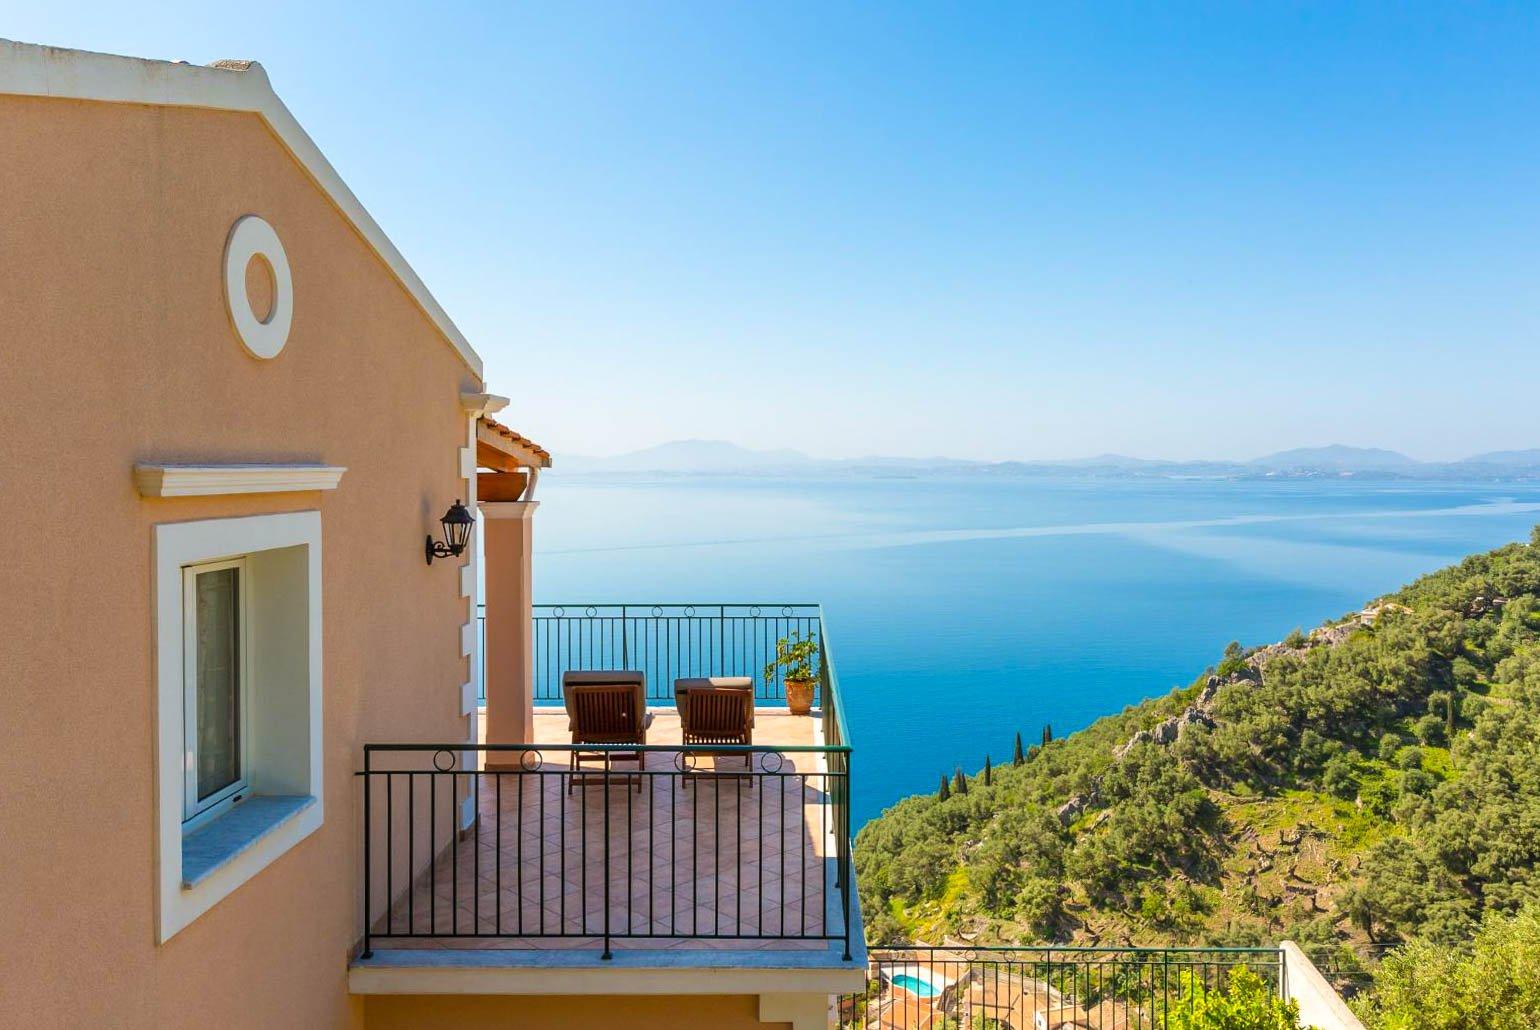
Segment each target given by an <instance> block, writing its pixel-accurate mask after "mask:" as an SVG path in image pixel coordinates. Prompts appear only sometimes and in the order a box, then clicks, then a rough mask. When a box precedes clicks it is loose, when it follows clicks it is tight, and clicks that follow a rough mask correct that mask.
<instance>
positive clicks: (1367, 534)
mask: <svg viewBox="0 0 1540 1030" xmlns="http://www.w3.org/2000/svg"><path fill="white" fill-rule="evenodd" d="M539 498H540V501H541V508H540V512H539V515H538V516H537V518H536V526H535V543H536V558H535V595H536V598H537V599H538V600H540V601H549V602H578V601H596V602H638V603H640V602H649V601H664V602H684V601H703V602H784V601H794V602H804V601H817V602H821V603H822V604H823V605H824V611H825V617H826V619H827V620H828V627H829V633H830V638H831V643H832V645H833V647H834V649H835V653H836V657H837V662H838V669H839V676H840V682H841V684H842V686H843V689H844V692H845V703H846V712H847V715H848V716H849V719H850V722H851V727H850V731H851V735H852V740H853V742H854V743H855V745H856V747H857V749H858V750H857V754H856V759H855V765H854V768H853V781H854V785H853V794H854V804H855V806H856V818H857V825H860V823H862V822H864V821H866V820H867V819H870V818H871V817H873V816H875V815H876V814H878V812H880V811H881V810H882V809H883V808H885V807H887V806H888V805H890V804H892V803H893V802H895V801H897V800H898V799H900V798H902V797H903V796H905V795H907V794H911V793H914V792H918V791H928V790H932V789H934V787H935V784H936V780H937V777H938V776H939V775H940V774H941V773H943V772H948V771H950V770H952V769H953V768H954V767H956V766H957V765H959V764H960V765H962V767H963V768H964V769H965V770H969V771H973V770H976V769H978V768H979V767H980V766H982V764H983V762H984V756H985V755H986V754H989V755H992V756H993V757H994V759H995V760H996V761H997V762H998V761H1000V760H1002V759H1008V757H1009V755H1010V751H1011V744H1012V738H1013V735H1014V734H1015V732H1016V731H1017V730H1020V731H1021V732H1022V734H1023V736H1024V738H1025V739H1026V740H1027V741H1028V742H1031V741H1032V740H1034V739H1036V738H1037V737H1038V736H1039V734H1040V733H1041V730H1042V727H1043V725H1044V724H1045V723H1046V724H1051V725H1052V726H1053V729H1054V732H1055V733H1057V734H1063V733H1066V732H1069V731H1073V730H1075V729H1078V728H1080V727H1083V726H1085V725H1087V724H1088V723H1090V722H1091V721H1093V720H1094V719H1096V718H1097V717H1098V716H1101V715H1105V714H1108V713H1111V712H1116V711H1118V710H1120V709H1121V708H1123V707H1124V706H1126V705H1129V704H1132V703H1134V702H1137V701H1139V700H1141V699H1143V698H1146V697H1150V696H1153V695H1157V694H1162V693H1164V692H1166V691H1168V690H1170V689H1171V688H1172V687H1173V686H1177V685H1182V684H1186V683H1189V682H1191V681H1192V679H1193V677H1195V676H1196V675H1197V674H1198V673H1200V672H1201V671H1202V670H1203V669H1204V667H1205V666H1207V665H1210V664H1212V663H1213V662H1214V661H1215V660H1216V659H1217V658H1218V656H1219V654H1220V652H1221V650H1222V649H1223V648H1224V646H1225V644H1226V643H1227V642H1228V641H1231V640H1239V641H1241V642H1242V643H1244V644H1261V643H1267V642H1271V641H1274V640H1277V639H1279V638H1281V637H1283V636H1284V635H1285V634H1287V633H1288V632H1289V631H1290V630H1291V629H1294V628H1295V627H1300V628H1304V629H1309V628H1310V627H1312V626H1314V625H1316V624H1318V623H1319V622H1321V621H1322V620H1323V619H1327V618H1332V617H1335V616H1339V615H1342V614H1343V613H1345V612H1348V611H1350V610H1357V609H1358V608H1361V607H1362V606H1363V605H1364V603H1365V602H1366V601H1368V600H1369V599H1370V598H1372V597H1374V596H1376V595H1378V594H1382V593H1385V592H1387V591H1389V590H1393V589H1395V588H1396V587H1398V586H1400V585H1402V584H1404V583H1406V582H1408V581H1410V580H1411V579H1413V578H1415V577H1416V576H1418V575H1419V574H1421V573H1424V572H1428V571H1430V570H1432V569H1436V568H1439V567H1440V566H1443V565H1446V564H1448V563H1450V562H1452V561H1455V560H1457V559H1459V558H1461V557H1462V556H1464V555H1467V554H1470V553H1472V552H1475V551H1482V550H1487V549H1489V548H1492V547H1496V546H1498V545H1500V544H1504V543H1507V542H1510V541H1515V540H1525V539H1528V536H1529V533H1530V528H1531V527H1532V526H1533V525H1534V524H1535V523H1536V522H1540V485H1537V484H1511V483H1495V484H1471V483H1442V482H1441V483H1407V482H1367V481H1362V480H1279V481H1273V480H1266V481H1253V480H1238V481H1216V480H1164V479H1155V480H1145V479H1094V478H1084V479H1081V478H1068V477H1066V478H1013V479H988V478H982V477H976V476H966V477H946V476H941V477H924V478H845V479H836V478H810V479H796V480H793V479H776V478H760V477H722V476H711V477H698V478H685V477H658V478H655V479H637V478H627V479H625V480H599V479H593V478H582V479H580V478H572V479H567V480H563V478H562V477H561V476H560V475H559V474H558V473H556V472H554V471H553V472H552V473H551V474H549V475H547V476H546V477H544V478H543V479H542V480H541V483H540V495H539Z"/></svg>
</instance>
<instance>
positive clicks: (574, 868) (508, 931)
mask: <svg viewBox="0 0 1540 1030" xmlns="http://www.w3.org/2000/svg"><path fill="white" fill-rule="evenodd" d="M824 725H825V726H826V727H829V726H831V725H832V726H833V727H834V728H835V732H836V733H838V732H839V731H838V714H837V713H834V714H831V715H829V716H826V717H825V720H824ZM841 736H842V735H841ZM637 754H640V755H641V756H642V757H643V762H642V763H640V764H639V763H637V762H635V761H633V760H628V759H629V758H631V757H634V756H635V755H637ZM359 775H360V777H361V778H362V780H363V795H364V848H363V861H364V911H365V913H366V914H367V916H368V925H367V926H366V928H365V931H364V955H365V957H368V956H369V955H370V954H371V952H372V949H373V948H374V947H377V946H380V944H381V943H382V942H387V941H395V940H399V939H427V938H456V939H459V940H460V942H461V943H462V944H463V945H468V946H476V942H477V940H478V939H485V938H497V939H505V940H506V939H527V940H528V941H529V942H531V946H534V945H533V942H534V941H537V940H541V939H551V938H565V939H568V940H569V941H575V942H577V944H578V946H583V945H584V942H585V941H587V942H589V943H590V944H591V946H594V947H602V949H603V956H604V957H605V958H609V957H610V956H611V953H612V945H613V943H614V942H615V941H630V940H647V939H665V938H667V939H677V938H699V939H703V940H712V941H731V940H739V941H743V942H746V946H747V943H748V942H754V941H764V940H776V941H808V942H825V944H824V945H823V946H824V947H828V946H829V945H828V943H827V942H838V943H839V944H842V945H843V954H844V958H845V959H846V960H848V959H849V958H850V946H851V917H850V913H851V909H850V906H851V905H852V904H853V896H854V891H855V888H854V884H853V883H852V882H851V862H850V847H849V831H850V819H849V814H848V809H849V797H850V790H849V779H850V749H849V747H848V746H845V745H843V744H834V745H820V746H786V747H761V746H754V747H745V746H728V745H709V746H694V747H685V746H658V745H653V746H646V747H636V746H634V745H582V746H580V747H575V746H572V745H540V746H535V745H527V746H526V745H495V744H487V745H479V746H471V745H465V744H443V745H440V744H369V745H366V746H365V748H364V761H363V769H362V770H361V771H360V773H359ZM467 811H469V812H474V813H475V817H474V818H473V819H469V820H467V818H466V816H467ZM504 946H506V945H504Z"/></svg>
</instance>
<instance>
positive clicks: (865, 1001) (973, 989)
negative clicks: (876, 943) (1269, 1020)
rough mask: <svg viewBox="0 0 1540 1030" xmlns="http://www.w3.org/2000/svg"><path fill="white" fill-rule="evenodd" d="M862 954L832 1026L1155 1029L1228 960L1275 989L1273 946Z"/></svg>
mask: <svg viewBox="0 0 1540 1030" xmlns="http://www.w3.org/2000/svg"><path fill="white" fill-rule="evenodd" d="M868 959H869V973H868V983H867V987H866V990H865V991H862V992H860V993H858V994H847V995H843V996H841V997H840V999H839V1026H840V1027H841V1028H842V1030H866V1028H874V1030H875V1028H878V1027H904V1026H907V1027H942V1026H946V1027H960V1028H964V1030H974V1028H979V1030H982V1028H991V1030H994V1028H1006V1027H1010V1028H1015V1030H1028V1028H1034V1027H1048V1028H1050V1030H1053V1028H1058V1027H1097V1028H1117V1030H1165V1028H1166V1027H1167V1026H1168V1025H1170V1022H1171V1016H1172V1015H1173V1014H1174V1013H1175V1012H1177V1011H1178V1010H1179V1009H1180V1008H1181V1007H1182V1006H1184V1005H1185V1004H1187V1002H1188V999H1190V998H1191V997H1192V985H1193V984H1194V983H1196V984H1201V985H1202V986H1203V987H1204V988H1206V989H1208V990H1215V989H1222V988H1224V986H1225V984H1226V981H1227V980H1228V978H1229V976H1230V971H1231V970H1232V969H1235V968H1236V967H1238V966H1244V967H1246V968H1247V969H1248V970H1250V971H1251V972H1252V973H1255V974H1256V975H1257V976H1259V977H1261V978H1262V979H1263V980H1264V981H1265V983H1266V984H1267V986H1268V987H1269V989H1270V990H1271V991H1273V992H1274V993H1279V994H1281V993H1282V992H1283V987H1284V984H1283V976H1284V972H1283V954H1282V952H1281V951H1280V950H1279V949H1277V948H1099V947H1052V946H1043V947H1032V948H961V949H957V948H911V949H872V951H871V952H870V953H869V955H868Z"/></svg>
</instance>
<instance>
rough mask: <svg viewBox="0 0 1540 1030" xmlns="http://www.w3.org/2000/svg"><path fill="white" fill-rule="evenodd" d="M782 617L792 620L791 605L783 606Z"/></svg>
mask: <svg viewBox="0 0 1540 1030" xmlns="http://www.w3.org/2000/svg"><path fill="white" fill-rule="evenodd" d="M781 615H782V617H784V618H787V619H789V618H791V605H789V604H783V605H781Z"/></svg>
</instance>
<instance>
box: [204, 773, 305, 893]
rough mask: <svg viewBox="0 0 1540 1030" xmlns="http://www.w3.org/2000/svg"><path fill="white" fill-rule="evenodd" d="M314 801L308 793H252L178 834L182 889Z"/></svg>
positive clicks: (243, 850)
mask: <svg viewBox="0 0 1540 1030" xmlns="http://www.w3.org/2000/svg"><path fill="white" fill-rule="evenodd" d="M315 803H316V799H315V798H313V797H310V796H309V795H255V796H252V797H248V798H247V799H246V800H245V801H242V802H241V803H240V804H238V805H236V806H235V807H234V808H232V809H230V811H228V812H226V813H225V814H224V815H221V816H220V817H219V818H217V819H215V820H213V821H212V822H210V823H208V824H206V825H204V826H200V827H199V828H198V829H196V830H194V831H192V832H191V833H189V834H187V835H185V836H184V837H183V838H182V889H183V890H191V889H192V888H194V887H196V886H198V884H200V883H202V882H203V881H204V880H206V879H208V878H209V877H210V876H212V875H213V874H214V873H216V872H218V871H219V870H220V869H222V868H223V867H225V866H226V865H228V864H230V863H231V862H233V861H234V860H235V859H236V858H238V857H239V856H240V855H241V854H242V853H243V852H246V851H249V850H250V849H251V848H253V847H255V846H256V845H257V844H258V843H259V842H260V841H261V840H262V838H263V837H266V836H267V835H268V834H270V833H272V832H273V831H274V830H276V829H278V828H279V827H280V826H282V825H283V824H284V823H286V822H288V821H289V820H290V819H292V818H294V817H295V816H297V815H299V813H301V812H303V811H304V810H305V809H307V808H309V807H310V806H311V805H314V804H315Z"/></svg>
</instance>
